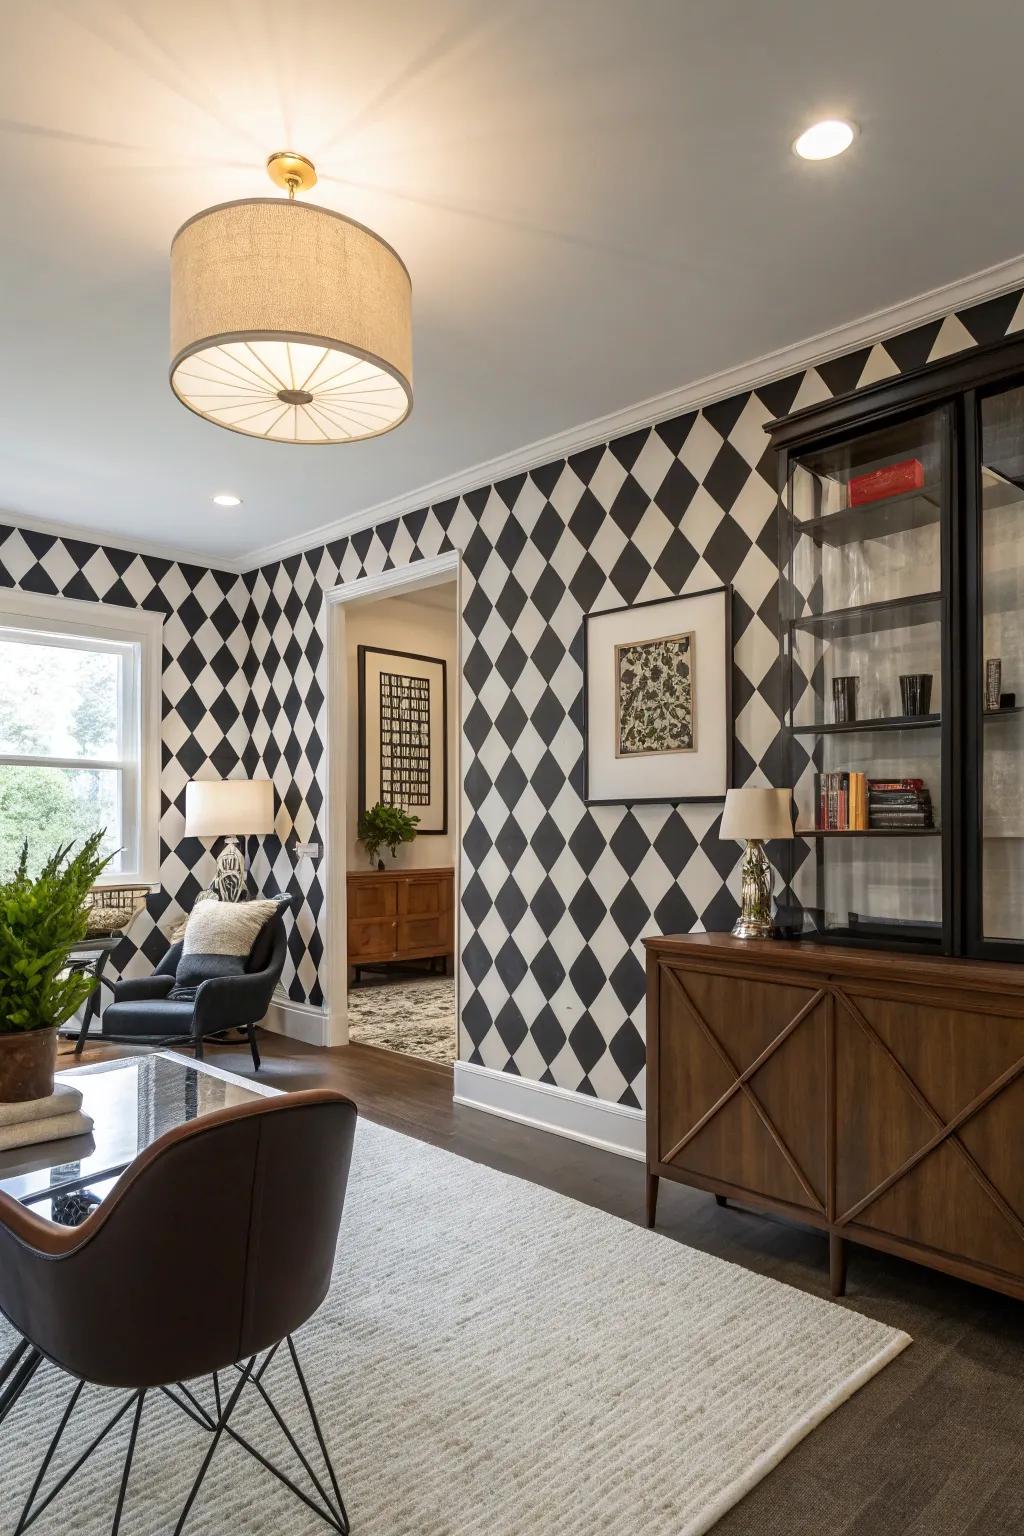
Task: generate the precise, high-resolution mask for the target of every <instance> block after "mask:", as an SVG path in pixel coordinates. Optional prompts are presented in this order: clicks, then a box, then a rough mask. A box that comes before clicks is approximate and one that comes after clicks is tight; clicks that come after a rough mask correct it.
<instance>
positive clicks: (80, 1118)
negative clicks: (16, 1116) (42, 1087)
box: [0, 1099, 93, 1152]
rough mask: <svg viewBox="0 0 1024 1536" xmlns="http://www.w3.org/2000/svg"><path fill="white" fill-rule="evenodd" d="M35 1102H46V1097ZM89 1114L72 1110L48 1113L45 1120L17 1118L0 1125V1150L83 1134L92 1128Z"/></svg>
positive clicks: (30, 1145)
mask: <svg viewBox="0 0 1024 1536" xmlns="http://www.w3.org/2000/svg"><path fill="white" fill-rule="evenodd" d="M36 1102H37V1103H40V1102H42V1103H44V1104H45V1103H48V1102H49V1101H48V1100H46V1099H43V1100H38V1099H37V1100H36ZM92 1126H93V1122H92V1116H91V1115H83V1114H82V1113H81V1111H80V1110H73V1111H72V1113H71V1114H70V1115H68V1114H60V1115H50V1116H49V1117H48V1119H46V1120H18V1121H16V1122H15V1124H14V1125H0V1152H8V1151H10V1149H11V1148H12V1147H34V1146H35V1145H36V1143H37V1142H40V1141H64V1140H65V1139H66V1138H67V1137H68V1136H84V1135H86V1134H87V1133H88V1132H89V1131H91V1130H92Z"/></svg>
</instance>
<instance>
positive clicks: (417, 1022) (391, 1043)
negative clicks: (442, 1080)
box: [348, 976, 458, 1066]
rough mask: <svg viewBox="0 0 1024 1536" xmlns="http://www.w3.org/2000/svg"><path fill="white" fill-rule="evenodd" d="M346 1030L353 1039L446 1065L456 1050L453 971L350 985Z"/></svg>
mask: <svg viewBox="0 0 1024 1536" xmlns="http://www.w3.org/2000/svg"><path fill="white" fill-rule="evenodd" d="M348 1035H349V1039H350V1040H354V1041H355V1042H356V1044H357V1045H375V1046H377V1047H378V1048H379V1049H380V1050H384V1051H400V1052H401V1053H402V1054H403V1055H405V1056H422V1057H424V1058H425V1060H427V1061H436V1062H438V1063H440V1065H441V1066H451V1064H452V1062H453V1061H454V1060H455V1057H456V1055H457V1054H458V1051H457V1031H456V1027H455V979H454V977H451V976H429V977H426V978H425V979H418V980H410V981H398V982H367V983H365V984H364V985H362V986H358V987H350V988H349V994H348Z"/></svg>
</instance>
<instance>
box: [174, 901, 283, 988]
mask: <svg viewBox="0 0 1024 1536" xmlns="http://www.w3.org/2000/svg"><path fill="white" fill-rule="evenodd" d="M280 906H281V903H280V902H278V901H270V900H259V901H197V902H196V904H195V906H194V907H193V908H192V911H191V912H190V913H189V916H188V922H187V923H186V924H185V938H184V942H183V944H182V950H181V959H180V960H179V961H178V974H177V976H176V977H175V990H177V988H178V987H197V986H198V985H199V984H200V982H203V981H208V980H209V979H210V977H211V976H240V975H241V974H242V972H243V971H244V970H245V962H246V961H247V960H248V958H249V952H250V950H251V949H252V947H253V945H254V944H255V942H256V936H257V934H258V933H259V931H260V929H261V928H262V927H263V925H264V923H265V922H267V921H268V920H269V919H270V918H271V917H273V915H274V913H275V912H277V911H279V910H280Z"/></svg>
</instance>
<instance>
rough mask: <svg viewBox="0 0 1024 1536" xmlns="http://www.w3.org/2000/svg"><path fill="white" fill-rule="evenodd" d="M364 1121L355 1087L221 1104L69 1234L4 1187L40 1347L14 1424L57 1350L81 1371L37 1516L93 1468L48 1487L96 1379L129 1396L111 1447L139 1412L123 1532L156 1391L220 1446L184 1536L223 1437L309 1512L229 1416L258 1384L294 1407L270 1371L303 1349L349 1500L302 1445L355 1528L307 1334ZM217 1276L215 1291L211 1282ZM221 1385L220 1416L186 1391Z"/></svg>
mask: <svg viewBox="0 0 1024 1536" xmlns="http://www.w3.org/2000/svg"><path fill="white" fill-rule="evenodd" d="M355 1124H356V1108H355V1105H354V1104H352V1103H351V1101H350V1100H349V1099H346V1098H345V1097H343V1095H341V1094H339V1093H334V1092H329V1091H321V1090H315V1091H311V1092H305V1093H293V1094H281V1095H279V1096H274V1097H268V1098H266V1099H264V1100H262V1101H260V1102H259V1103H245V1104H242V1105H236V1106H233V1107H231V1108H228V1109H224V1110H220V1111H218V1112H216V1113H214V1114H211V1115H208V1116H205V1117H203V1118H202V1119H199V1120H196V1121H192V1122H190V1123H189V1124H187V1125H183V1126H178V1127H175V1128H174V1129H173V1130H171V1131H168V1132H167V1134H166V1135H164V1136H161V1137H160V1138H159V1140H158V1141H155V1142H154V1143H153V1145H152V1146H151V1147H149V1148H148V1149H147V1150H146V1151H145V1152H144V1153H142V1155H141V1156H140V1157H139V1158H137V1159H136V1161H135V1162H134V1163H133V1164H132V1165H131V1167H130V1168H128V1169H127V1170H126V1172H125V1173H124V1174H122V1176H121V1178H120V1179H119V1180H118V1181H117V1184H116V1185H115V1186H114V1188H113V1189H112V1190H111V1192H110V1194H109V1195H107V1197H106V1199H105V1200H104V1201H103V1202H102V1204H101V1205H99V1206H98V1207H97V1209H96V1210H95V1211H94V1212H93V1214H92V1215H90V1216H89V1217H88V1218H87V1220H86V1221H85V1222H83V1223H82V1225H81V1226H78V1227H71V1228H68V1227H60V1226H56V1225H54V1224H53V1223H52V1222H49V1221H46V1220H44V1219H43V1218H42V1217H40V1216H38V1215H36V1214H35V1213H33V1212H32V1211H29V1210H27V1209H26V1208H25V1207H24V1206H22V1205H20V1204H19V1203H18V1202H17V1201H16V1200H13V1199H11V1198H10V1196H8V1195H5V1194H3V1193H0V1311H2V1312H3V1314H4V1315H5V1317H6V1318H7V1319H8V1320H9V1322H11V1323H12V1324H13V1325H14V1327H15V1328H16V1329H17V1330H18V1332H19V1333H20V1334H22V1335H23V1339H24V1342H23V1343H22V1344H21V1345H20V1346H19V1348H18V1349H17V1350H16V1351H15V1356H16V1358H15V1357H12V1359H11V1360H10V1361H9V1362H8V1366H7V1367H6V1368H5V1371H4V1375H5V1376H6V1377H7V1380H6V1385H5V1384H4V1379H3V1377H0V1387H2V1388H3V1390H2V1391H0V1418H2V1417H3V1416H4V1415H5V1414H6V1413H8V1412H9V1411H10V1410H11V1409H12V1408H13V1407H14V1405H15V1403H16V1402H17V1399H18V1398H19V1397H20V1396H21V1394H22V1392H24V1391H25V1390H26V1389H27V1387H28V1385H29V1383H30V1382H31V1380H32V1377H33V1375H34V1373H35V1370H36V1368H37V1366H38V1365H39V1364H40V1362H41V1360H43V1359H44V1358H45V1359H48V1360H51V1361H53V1362H54V1363H55V1364H56V1365H58V1366H60V1367H61V1368H62V1369H63V1370H65V1371H66V1372H67V1373H68V1374H69V1375H70V1376H72V1377H74V1378H76V1385H75V1387H74V1389H73V1391H72V1395H71V1400H70V1403H69V1405H68V1408H67V1410H66V1412H65V1414H64V1417H63V1418H62V1420H61V1424H60V1427H59V1429H58V1431H57V1433H56V1435H55V1436H54V1438H53V1441H52V1442H51V1444H50V1446H49V1449H48V1451H47V1453H46V1456H45V1457H44V1460H43V1465H42V1467H41V1469H40V1472H39V1475H38V1477H37V1479H36V1482H35V1485H34V1487H33V1489H32V1492H31V1494H30V1496H29V1499H28V1502H27V1503H26V1506H25V1510H24V1511H23V1514H22V1522H23V1524H24V1523H25V1522H26V1521H28V1520H30V1519H32V1518H34V1515H35V1514H36V1513H39V1512H41V1509H42V1508H43V1507H45V1505H46V1504H48V1503H49V1502H50V1500H51V1499H52V1498H53V1497H55V1496H56V1494H57V1493H59V1492H60V1490H61V1489H62V1488H63V1487H64V1485H65V1483H66V1482H67V1481H69V1480H70V1476H72V1475H73V1474H74V1472H75V1471H76V1470H77V1465H78V1464H76V1466H75V1467H73V1468H72V1472H71V1474H65V1476H64V1477H63V1478H62V1479H60V1480H59V1481H58V1482H57V1483H56V1484H55V1485H54V1486H53V1487H51V1488H50V1489H49V1490H48V1491H47V1492H44V1491H43V1483H44V1481H45V1477H46V1472H47V1470H48V1468H49V1465H50V1462H51V1461H52V1459H53V1455H54V1453H55V1451H56V1449H57V1446H58V1444H59V1441H60V1437H61V1435H62V1433H63V1431H64V1429H65V1428H66V1426H67V1423H68V1422H69V1421H70V1418H71V1415H72V1413H73V1411H74V1407H75V1404H76V1403H77V1400H78V1396H79V1394H80V1392H81V1391H82V1388H83V1386H84V1385H85V1383H87V1382H94V1383H97V1384H99V1385H102V1386H107V1387H121V1388H127V1389H128V1390H129V1393H130V1396H128V1397H127V1398H126V1399H125V1401H124V1403H123V1404H122V1405H121V1407H120V1409H119V1410H118V1412H117V1414H116V1415H115V1416H114V1418H113V1419H112V1420H110V1422H109V1423H108V1425H107V1427H106V1429H105V1430H104V1431H103V1432H102V1434H101V1435H100V1436H99V1438H98V1439H97V1441H96V1442H95V1443H96V1444H98V1443H99V1440H100V1439H102V1438H103V1436H104V1435H105V1434H106V1433H107V1432H108V1431H109V1430H110V1429H112V1428H113V1426H114V1424H115V1423H116V1422H118V1421H119V1420H120V1419H121V1418H122V1417H123V1416H124V1414H125V1413H126V1412H127V1411H128V1410H129V1409H130V1408H131V1409H134V1418H133V1421H132V1429H131V1437H130V1441H129V1448H128V1454H127V1458H126V1461H125V1464H124V1469H123V1475H122V1478H121V1486H120V1492H119V1496H118V1502H117V1509H116V1512H115V1516H114V1525H113V1528H112V1530H113V1532H114V1533H116V1532H117V1530H118V1526H119V1522H120V1517H121V1511H122V1508H123V1505H124V1502H125V1495H126V1491H127V1487H128V1478H129V1473H130V1471H131V1461H132V1456H133V1454H134V1448H135V1441H136V1436H137V1434H138V1429H139V1422H140V1419H141V1417H142V1410H143V1405H144V1403H145V1399H146V1394H147V1393H148V1392H150V1391H152V1390H154V1389H157V1390H160V1391H162V1392H165V1393H166V1394H167V1395H168V1396H169V1397H170V1398H171V1399H172V1400H173V1401H174V1402H175V1403H176V1404H177V1406H178V1407H179V1408H181V1409H182V1410H183V1412H185V1413H187V1414H188V1415H189V1417H190V1418H191V1419H193V1420H194V1421H195V1422H197V1423H199V1424H201V1426H202V1428H203V1429H204V1430H206V1431H207V1433H208V1435H209V1437H210V1439H209V1444H208V1447H207V1451H206V1455H205V1458H204V1460H203V1463H202V1465H201V1467H200V1468H199V1472H198V1474H197V1476H196V1478H195V1481H194V1483H193V1485H192V1489H191V1492H190V1493H189V1495H188V1499H187V1501H186V1504H185V1507H184V1509H183V1511H182V1514H181V1518H180V1519H179V1521H178V1524H177V1526H176V1527H175V1536H178V1533H180V1532H181V1530H182V1529H183V1527H184V1524H185V1521H186V1519H187V1517H188V1513H189V1510H190V1509H191V1507H192V1504H193V1502H194V1500H195V1498H196V1495H197V1493H198V1492H199V1489H200V1486H201V1484H202V1481H203V1478H204V1476H205V1474H206V1471H207V1469H208V1467H209V1465H210V1462H211V1460H212V1458H213V1454H214V1452H215V1450H216V1448H217V1444H218V1442H219V1441H220V1439H221V1437H222V1435H224V1434H227V1435H229V1436H231V1438H233V1439H235V1440H236V1441H238V1442H239V1443H240V1444H242V1445H243V1446H244V1447H245V1448H246V1449H247V1450H249V1451H250V1452H251V1453H252V1454H253V1455H254V1456H255V1457H256V1459H257V1460H258V1461H260V1462H261V1463H262V1464H263V1465H264V1466H265V1467H267V1468H268V1470H270V1471H271V1472H273V1473H274V1474H275V1476H277V1477H279V1478H280V1479H281V1480H282V1481H283V1482H285V1483H286V1484H287V1486H289V1487H290V1488H291V1490H292V1492H294V1493H297V1494H298V1496H299V1497H300V1498H302V1499H304V1500H305V1501H306V1502H307V1503H309V1502H310V1501H309V1499H308V1498H307V1497H306V1495H305V1494H304V1493H302V1492H301V1491H300V1490H299V1489H298V1488H297V1487H296V1485H295V1483H294V1482H293V1481H292V1480H291V1479H290V1478H289V1477H288V1476H287V1475H286V1474H284V1473H282V1472H281V1471H280V1470H279V1469H278V1468H277V1467H275V1466H274V1465H273V1464H272V1463H271V1462H269V1461H268V1460H267V1459H266V1457H264V1456H263V1455H262V1453H260V1452H259V1451H257V1450H256V1449H255V1448H254V1447H253V1446H252V1445H250V1444H249V1442H248V1441H246V1440H245V1439H243V1437H242V1436H241V1435H240V1434H239V1433H237V1432H236V1431H235V1429H234V1428H233V1426H232V1425H231V1422H230V1420H231V1415H232V1413H233V1411H234V1409H235V1407H236V1405H237V1403H238V1400H239V1398H240V1396H241V1394H242V1392H243V1390H244V1389H245V1388H246V1386H247V1385H249V1386H250V1389H252V1390H256V1391H258V1392H259V1393H260V1395H261V1396H262V1397H263V1398H264V1399H265V1400H266V1401H267V1402H268V1404H269V1405H270V1406H271V1408H272V1411H273V1412H274V1413H275V1415H276V1414H277V1411H278V1410H277V1409H276V1406H275V1405H274V1404H273V1403H272V1401H271V1399H270V1397H269V1388H268V1386H267V1381H266V1375H265V1373H266V1368H267V1366H268V1365H269V1363H270V1358H272V1357H273V1355H274V1354H275V1352H276V1351H277V1350H278V1347H279V1346H280V1345H281V1344H282V1343H286V1345H287V1354H288V1355H289V1356H290V1358H291V1362H292V1365H293V1367H294V1369H295V1371H296V1373H297V1375H298V1378H299V1382H300V1385H301V1386H302V1395H303V1399H304V1401H305V1403H306V1406H307V1408H308V1410H309V1414H310V1419H311V1422H312V1426H313V1429H314V1432H315V1435H316V1440H317V1443H318V1445H319V1448H320V1451H321V1454H322V1456H323V1460H324V1462H325V1464H326V1468H327V1473H328V1477H329V1480H330V1485H331V1490H332V1491H333V1495H334V1498H333V1499H332V1498H331V1497H330V1494H329V1493H328V1492H327V1491H326V1490H325V1488H324V1485H323V1480H322V1474H321V1476H320V1477H318V1476H317V1475H316V1473H315V1472H314V1471H313V1468H312V1466H311V1465H310V1463H309V1461H308V1459H307V1458H306V1457H305V1455H304V1453H303V1452H301V1451H300V1450H299V1448H298V1446H297V1444H294V1443H293V1448H294V1449H295V1450H296V1452H297V1454H298V1455H299V1458H300V1460H301V1461H302V1464H303V1467H304V1468H305V1470H306V1472H307V1474H308V1475H309V1477H310V1478H311V1480H312V1483H313V1485H314V1488H315V1489H316V1492H317V1493H318V1494H319V1495H320V1501H321V1504H322V1506H323V1507H318V1506H317V1505H316V1504H313V1505H312V1507H313V1508H316V1509H317V1513H318V1514H320V1515H321V1517H322V1518H323V1519H324V1520H325V1521H326V1522H327V1523H328V1525H330V1526H331V1527H332V1528H333V1529H335V1530H337V1531H340V1532H343V1533H345V1532H347V1531H348V1517H347V1515H346V1513H345V1507H344V1503H343V1502H342V1498H341V1493H340V1490H339V1488H338V1483H337V1479H336V1477H335V1474H334V1470H333V1467H332V1465H331V1461H330V1457H329V1454H328V1451H327V1446H326V1444H325V1442H324V1438H323V1435H322V1432H321V1430H320V1425H319V1422H318V1420H317V1417H316V1413H315V1409H314V1407H313V1402H312V1399H311V1397H310V1395H309V1389H308V1387H307V1385H306V1382H305V1377H304V1376H303V1373H302V1369H301V1366H300V1364H299V1358H298V1354H297V1352H296V1349H295V1345H294V1343H293V1341H292V1337H291V1335H292V1333H293V1332H294V1331H295V1329H297V1328H298V1327H299V1326H300V1325H301V1324H302V1323H304V1322H305V1321H306V1320H307V1318H309V1317H310V1316H311V1315H312V1313H313V1312H315V1311H316V1309H317V1308H318V1307H319V1305H320V1303H321V1302H322V1301H323V1299H324V1297H325V1296H326V1294H327V1290H328V1286H329V1285H330V1279H331V1271H332V1267H333V1262H334V1250H335V1247H336V1244H337V1237H338V1228H339V1224H340V1221H341V1213H342V1207H343V1204H344V1200H345V1190H346V1186H347V1182H348V1171H349V1163H350V1160H351V1154H352V1142H353V1136H354V1133H355ZM211 1275H214V1276H216V1284H213V1285H211V1284H210V1276H211ZM168 1296H170V1297H173V1298H174V1302H173V1305H172V1306H162V1305H160V1298H166V1297H168ZM264 1351H266V1352H267V1355H266V1357H265V1358H264V1360H263V1361H259V1357H260V1355H261V1354H263V1353H264ZM258 1361H259V1364H258V1368H257V1362H258ZM236 1365H237V1366H238V1372H237V1375H236V1373H235V1372H234V1371H233V1370H232V1371H231V1377H230V1380H229V1382H228V1385H227V1388H226V1389H224V1388H223V1387H222V1383H221V1382H220V1380H219V1377H218V1374H217V1373H218V1372H222V1371H225V1370H229V1369H230V1368H232V1367H235V1366H236ZM206 1376H212V1378H213V1386H214V1406H212V1407H211V1406H204V1404H203V1402H202V1400H201V1398H200V1397H199V1395H198V1389H196V1390H193V1389H192V1388H190V1387H188V1386H186V1385H184V1383H186V1382H187V1381H188V1380H189V1379H190V1378H195V1377H206ZM223 1390H226V1396H224V1397H222V1391H223ZM287 1432H288V1431H286V1433H287ZM93 1448H95V1446H94V1447H93ZM23 1524H19V1526H18V1529H19V1530H21V1529H23Z"/></svg>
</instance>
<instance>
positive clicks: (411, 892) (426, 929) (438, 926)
mask: <svg viewBox="0 0 1024 1536" xmlns="http://www.w3.org/2000/svg"><path fill="white" fill-rule="evenodd" d="M347 894H348V920H347V928H348V963H349V965H351V966H352V967H353V968H354V970H355V972H356V979H357V980H358V978H359V968H360V966H363V965H380V964H382V963H383V962H385V961H388V960H443V961H444V962H445V965H446V966H450V965H451V961H452V953H453V943H454V921H455V919H454V908H455V900H454V895H455V871H454V869H385V870H382V871H379V872H378V871H377V870H375V869H371V870H365V871H363V870H360V871H358V872H357V871H352V870H350V871H349V874H348V878H347Z"/></svg>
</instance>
